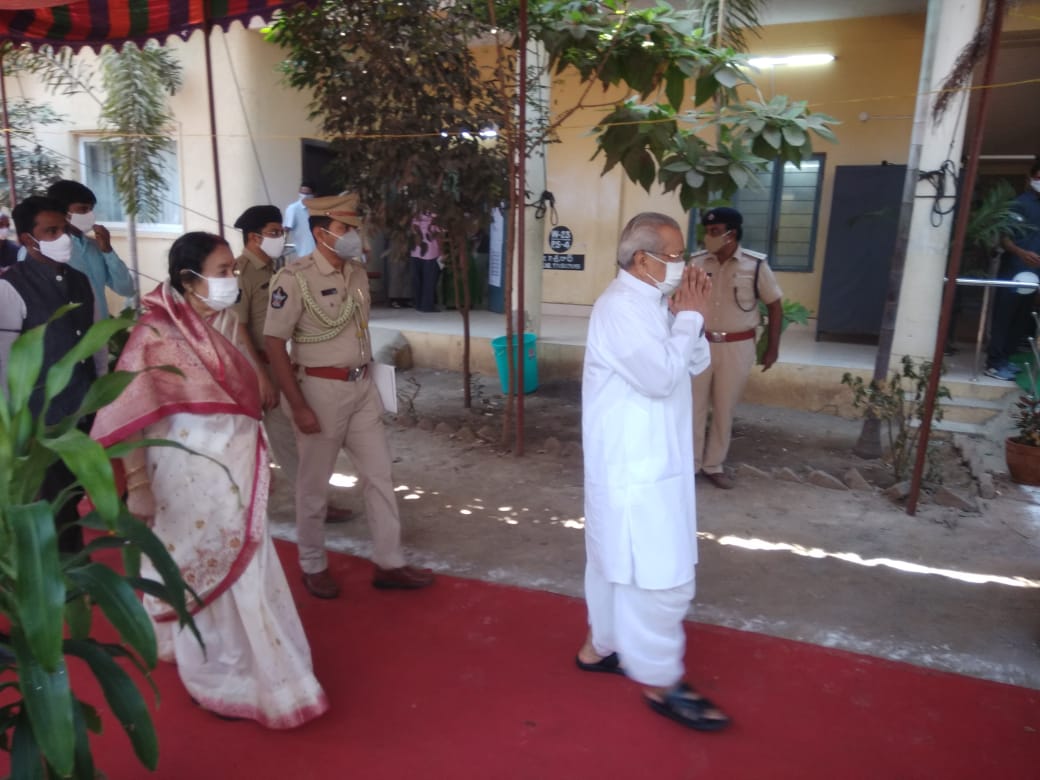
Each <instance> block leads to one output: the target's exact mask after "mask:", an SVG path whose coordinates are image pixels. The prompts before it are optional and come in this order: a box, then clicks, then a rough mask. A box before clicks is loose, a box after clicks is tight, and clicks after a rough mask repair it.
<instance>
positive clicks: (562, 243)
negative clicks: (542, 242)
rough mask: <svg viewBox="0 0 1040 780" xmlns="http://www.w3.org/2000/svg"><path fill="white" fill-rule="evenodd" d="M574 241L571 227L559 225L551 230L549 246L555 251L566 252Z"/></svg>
mask: <svg viewBox="0 0 1040 780" xmlns="http://www.w3.org/2000/svg"><path fill="white" fill-rule="evenodd" d="M573 243H574V234H573V233H572V232H571V229H570V228H569V227H566V226H564V225H557V226H556V227H554V228H553V229H552V230H550V231H549V248H550V249H551V250H552V251H554V252H566V251H567V250H568V249H570V248H571V245H572V244H573Z"/></svg>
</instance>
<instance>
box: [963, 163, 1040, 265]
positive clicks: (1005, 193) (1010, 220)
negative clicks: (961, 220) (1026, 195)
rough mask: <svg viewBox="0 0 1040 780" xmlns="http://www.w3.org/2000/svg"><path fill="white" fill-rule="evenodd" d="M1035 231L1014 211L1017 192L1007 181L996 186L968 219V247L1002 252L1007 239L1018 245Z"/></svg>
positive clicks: (983, 198)
mask: <svg viewBox="0 0 1040 780" xmlns="http://www.w3.org/2000/svg"><path fill="white" fill-rule="evenodd" d="M1035 230H1036V226H1035V225H1031V224H1029V223H1028V222H1026V221H1025V220H1024V219H1023V217H1022V215H1021V214H1020V213H1019V212H1018V211H1017V210H1016V209H1015V191H1014V189H1012V187H1011V185H1010V184H1008V183H1007V182H1006V181H1003V180H1001V181H999V182H997V183H996V184H995V185H994V186H993V187H992V188H991V189H990V190H989V192H987V193H986V194H985V195H984V196H983V197H982V200H981V201H980V202H979V204H978V205H977V206H975V208H974V209H972V212H971V214H970V215H969V217H968V228H967V234H966V237H967V243H968V244H969V245H970V246H975V247H978V248H979V249H981V250H983V251H985V252H993V251H995V250H997V249H999V248H1000V240H1001V239H1002V238H1004V237H1007V238H1010V239H1011V240H1012V241H1016V242H1017V241H1018V240H1019V239H1021V238H1024V237H1025V236H1027V235H1029V234H1030V233H1032V232H1033V231H1035Z"/></svg>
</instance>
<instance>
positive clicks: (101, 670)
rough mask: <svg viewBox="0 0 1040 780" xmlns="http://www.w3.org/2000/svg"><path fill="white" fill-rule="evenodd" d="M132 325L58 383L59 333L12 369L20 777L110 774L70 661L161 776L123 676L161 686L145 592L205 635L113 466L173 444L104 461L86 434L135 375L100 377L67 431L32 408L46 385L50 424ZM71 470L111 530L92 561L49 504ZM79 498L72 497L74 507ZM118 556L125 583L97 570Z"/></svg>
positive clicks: (63, 366) (0, 617) (111, 328)
mask: <svg viewBox="0 0 1040 780" xmlns="http://www.w3.org/2000/svg"><path fill="white" fill-rule="evenodd" d="M64 313H65V310H61V311H59V312H58V313H57V314H56V315H55V316H56V317H59V316H62V315H63V314H64ZM131 325H132V321H131V320H129V319H108V320H104V321H101V322H99V323H96V324H95V325H94V326H93V327H92V328H91V329H90V330H89V331H88V332H87V333H86V335H85V336H84V337H83V339H82V340H81V341H80V342H79V344H78V345H77V346H76V347H75V348H74V349H72V350H71V351H69V352H68V353H67V354H66V355H65V356H64V357H63V358H61V359H60V360H59V361H57V362H56V363H55V364H54V365H52V366H51V367H50V368H49V370H46V371H44V370H43V333H44V328H45V327H46V326H41V327H39V328H34V329H33V330H30V331H28V332H26V333H25V334H23V335H21V336H20V337H19V338H18V339H17V340H16V341H15V342H14V345H13V346H12V348H11V351H10V355H9V358H8V364H7V388H6V390H7V393H6V397H4V396H3V395H0V690H3V698H2V699H0V701H2V702H3V703H2V705H0V750H3V751H6V752H7V753H9V754H10V768H11V776H12V777H14V778H57V777H62V778H67V777H71V778H76V780H93V779H94V778H95V776H96V775H97V773H96V771H95V768H94V761H93V757H92V752H91V747H90V741H89V733H91V732H92V733H95V734H96V733H100V731H101V729H102V725H103V724H102V721H101V717H100V714H99V710H98V709H97V707H96V706H95V704H92V703H90V702H88V701H84V700H82V699H80V698H79V697H78V695H77V694H76V693H75V692H74V691H73V690H72V686H71V685H70V681H69V676H68V673H67V666H66V658H67V657H69V656H72V657H75V658H78V659H80V660H81V661H83V662H84V663H85V666H86V668H88V669H89V670H90V673H91V674H93V676H94V678H96V681H97V683H98V687H99V688H100V690H101V691H102V694H103V695H104V698H105V702H106V703H107V706H108V708H109V709H110V710H111V712H112V714H113V715H114V716H115V718H116V719H117V720H118V721H119V723H120V725H121V726H122V727H123V729H124V730H125V731H126V734H127V736H128V737H129V739H130V742H131V745H132V746H133V749H134V752H135V753H136V755H137V757H138V759H139V760H140V761H141V763H142V764H143V765H144V766H146V767H148V768H149V769H154V768H155V767H156V765H157V762H158V756H159V751H158V743H157V740H156V734H155V729H154V727H153V725H152V720H151V717H150V715H149V713H148V707H147V705H146V702H145V700H144V698H143V697H142V695H141V693H140V691H139V690H138V688H137V685H136V684H135V683H134V681H133V680H132V678H131V677H130V676H129V675H128V674H127V671H126V669H125V668H124V667H125V666H126V665H128V664H129V665H130V666H133V667H136V668H137V669H138V670H139V671H140V672H141V673H142V674H144V676H145V678H146V679H149V678H148V672H149V670H151V669H153V668H154V667H155V665H156V663H157V655H158V653H157V647H156V640H155V634H154V631H153V629H152V624H151V622H150V621H149V618H148V615H147V613H146V612H145V610H144V607H143V606H142V604H141V602H140V600H139V598H138V595H137V592H138V591H141V592H147V593H149V594H151V595H153V596H156V597H158V598H160V599H163V600H165V601H166V602H168V603H169V604H170V605H171V606H172V607H173V608H174V609H175V610H176V612H177V615H178V618H179V620H180V622H181V624H182V625H186V626H188V627H189V628H190V629H191V630H192V631H193V632H195V635H196V637H198V632H197V631H195V626H194V624H193V623H192V621H191V618H190V616H189V612H188V605H187V598H188V594H190V590H189V589H188V588H187V586H186V585H185V584H184V582H183V581H182V579H181V576H180V572H179V571H178V569H177V567H176V565H175V564H174V562H173V560H172V559H171V558H170V556H169V554H168V553H167V551H166V549H165V547H164V546H163V544H162V542H161V541H160V540H159V538H158V537H156V536H155V534H153V533H152V532H151V530H150V529H149V528H148V527H147V526H146V525H145V524H143V523H141V522H140V521H138V520H136V519H135V518H134V517H132V516H131V515H130V513H129V512H128V511H127V509H126V506H125V504H124V503H123V501H122V499H121V497H120V495H119V491H118V489H117V486H116V480H115V476H114V472H113V468H112V464H111V459H114V458H119V457H121V456H123V455H125V454H126V453H127V452H128V451H129V449H130V448H131V447H132V446H142V445H143V444H152V445H155V444H167V443H166V442H155V441H152V442H138V443H137V444H136V445H119V446H116V447H111V448H109V449H108V450H105V449H104V448H103V447H102V446H101V445H100V444H98V443H97V442H95V441H94V440H92V439H91V438H90V437H89V436H88V435H87V434H86V433H84V432H83V430H82V429H81V427H80V425H81V421H82V420H83V419H84V418H86V417H89V416H90V415H92V414H93V413H94V412H96V411H97V410H98V409H100V408H101V407H102V406H104V405H106V404H108V403H110V402H111V401H112V400H113V399H115V398H116V397H117V396H118V395H119V394H120V393H121V392H122V391H123V390H124V389H125V388H126V387H127V385H128V384H129V383H130V382H131V380H132V379H133V377H134V374H132V373H129V372H113V373H110V374H107V375H105V376H103V377H101V378H100V379H98V380H97V381H96V382H95V383H94V385H93V386H92V388H91V389H90V391H89V392H88V394H87V396H86V398H85V399H84V401H83V403H82V405H81V407H80V408H79V409H78V410H77V411H76V412H75V413H74V414H72V415H70V416H69V417H66V418H65V419H63V420H62V421H61V422H59V423H58V424H56V425H47V424H46V423H45V422H44V417H43V413H41V414H39V415H34V414H33V413H32V412H31V411H30V409H29V406H28V400H29V397H30V394H31V393H32V391H33V389H34V388H36V387H42V388H44V391H45V401H44V412H45V411H46V408H47V405H49V404H50V401H51V399H53V398H54V397H55V396H56V395H57V394H58V393H59V392H60V391H61V390H62V389H64V388H65V386H66V385H67V384H68V381H69V378H70V376H71V373H72V367H73V366H74V365H75V363H76V362H77V361H80V360H87V359H91V357H92V356H93V354H94V353H95V352H97V351H98V350H99V349H102V348H104V346H105V344H106V343H107V342H108V340H109V338H110V337H111V336H113V335H114V334H116V333H119V332H121V331H123V330H125V329H126V328H129V327H130V326H131ZM170 444H171V445H172V443H170ZM172 446H176V445H172ZM59 459H60V460H61V461H64V463H65V464H66V466H67V467H68V468H69V470H70V471H71V472H72V474H73V475H74V476H75V477H76V479H77V480H78V484H77V486H78V487H80V488H82V490H83V491H85V492H86V494H87V496H88V497H89V498H90V501H91V503H92V504H93V509H92V511H90V513H89V514H87V515H86V516H84V517H83V518H82V520H81V524H82V525H83V526H84V527H86V528H90V529H95V530H97V531H100V532H102V533H101V534H100V535H98V536H97V537H96V538H94V539H93V540H92V541H90V542H89V543H88V544H87V546H86V548H85V549H84V550H83V551H82V552H80V553H78V554H75V555H67V556H62V555H60V554H59V551H58V540H57V533H56V530H55V522H54V514H55V508H56V506H58V505H59V502H58V501H56V502H55V503H54V504H52V503H50V502H48V501H44V500H39V499H38V496H39V492H40V486H41V483H42V481H43V478H44V473H45V472H46V470H47V469H48V467H50V466H51V465H52V464H54V463H56V462H57V461H58V460H59ZM71 492H72V491H67V494H66V495H65V496H63V497H62V498H63V499H64V500H69V495H68V494H69V493H71ZM60 500H61V499H59V501H60ZM112 548H115V549H118V550H120V551H121V553H122V561H123V566H122V568H123V571H122V572H119V571H116V570H115V569H113V568H111V567H110V566H108V565H106V564H104V563H102V562H99V561H95V560H92V558H91V556H92V555H93V554H95V553H98V552H99V551H101V550H102V549H112ZM142 555H145V556H147V557H148V558H149V559H150V560H151V562H152V564H153V565H154V567H155V570H156V571H157V572H158V573H159V576H160V578H161V581H160V580H153V579H145V578H142V577H141V576H140V561H141V556H142ZM95 608H96V609H95ZM96 612H99V613H100V614H102V615H104V617H105V618H106V619H107V621H108V622H109V623H110V624H111V626H112V628H114V629H115V632H116V634H117V635H118V641H116V642H102V641H99V640H98V639H96V638H95V636H94V635H95V633H96V631H95V626H94V621H93V618H94V616H95V613H96ZM200 642H201V639H200ZM150 682H151V681H150V679H149V683H150ZM153 688H154V685H153Z"/></svg>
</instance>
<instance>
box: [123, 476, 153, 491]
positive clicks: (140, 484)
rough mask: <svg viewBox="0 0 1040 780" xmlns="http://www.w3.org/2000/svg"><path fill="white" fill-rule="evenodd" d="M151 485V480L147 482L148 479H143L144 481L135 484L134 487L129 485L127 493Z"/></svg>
mask: <svg viewBox="0 0 1040 780" xmlns="http://www.w3.org/2000/svg"><path fill="white" fill-rule="evenodd" d="M150 484H151V482H150V481H149V480H147V479H142V480H141V481H140V482H135V483H134V484H132V485H131V484H127V486H126V489H127V492H129V491H131V490H136V489H137V488H139V487H142V486H148V485H150Z"/></svg>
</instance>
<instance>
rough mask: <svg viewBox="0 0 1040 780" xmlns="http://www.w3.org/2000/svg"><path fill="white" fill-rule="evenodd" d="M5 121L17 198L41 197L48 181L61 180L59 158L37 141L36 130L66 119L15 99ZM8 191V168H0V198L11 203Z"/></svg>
mask: <svg viewBox="0 0 1040 780" xmlns="http://www.w3.org/2000/svg"><path fill="white" fill-rule="evenodd" d="M7 119H8V121H9V122H10V123H11V158H12V162H13V163H14V183H15V189H16V192H17V193H18V199H19V200H21V199H22V198H25V197H28V196H29V195H43V194H44V193H45V192H46V190H47V185H48V184H49V183H50V182H52V181H54V180H55V179H59V178H61V173H62V169H61V156H60V155H59V154H58V153H57V152H53V151H51V150H50V149H48V148H46V147H45V146H43V145H42V144H41V143H40V142H39V140H38V139H37V137H36V128H38V127H48V126H51V125H57V124H61V123H62V122H64V121H65V116H64V115H62V114H59V113H58V112H56V111H54V110H53V109H52V108H51V107H50V106H48V105H45V104H43V103H37V102H35V101H32V100H28V99H26V98H14V99H11V100H8V103H7ZM10 189H11V188H10V186H9V185H8V182H7V166H6V165H0V192H2V193H3V194H2V195H0V197H2V199H3V202H4V203H5V204H8V203H10V202H11V195H10Z"/></svg>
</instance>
